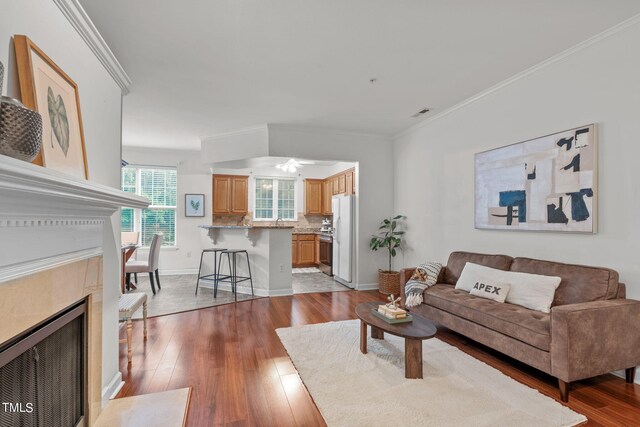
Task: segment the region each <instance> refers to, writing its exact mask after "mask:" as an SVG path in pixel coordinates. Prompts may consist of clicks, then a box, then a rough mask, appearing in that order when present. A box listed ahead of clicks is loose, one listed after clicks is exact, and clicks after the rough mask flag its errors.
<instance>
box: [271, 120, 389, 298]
mask: <svg viewBox="0 0 640 427" xmlns="http://www.w3.org/2000/svg"><path fill="white" fill-rule="evenodd" d="M268 127H269V155H271V156H280V157H295V158H303V159H316V160H336V159H340V160H344V161H350V162H358V165H357V167H356V188H357V199H358V202H357V208H356V209H357V213H356V215H357V217H358V225H357V227H356V243H357V244H356V282H357V283H358V289H366V288H377V286H378V277H377V275H378V269H379V268H382V267H384V265H385V256H384V253H382V252H371V250H370V249H369V236H370V235H371V234H372V233H375V232H376V231H377V230H378V224H379V222H380V221H381V220H382V219H383V218H385V217H388V216H390V215H392V214H393V213H394V210H393V165H394V163H393V149H392V144H391V140H390V139H387V138H385V137H382V136H377V135H365V134H357V133H349V132H340V131H332V130H324V129H314V128H305V127H295V126H284V125H277V126H276V125H268Z"/></svg>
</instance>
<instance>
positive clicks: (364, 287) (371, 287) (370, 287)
mask: <svg viewBox="0 0 640 427" xmlns="http://www.w3.org/2000/svg"><path fill="white" fill-rule="evenodd" d="M356 290H358V291H377V290H378V284H377V283H359V284H358V286H357V287H356Z"/></svg>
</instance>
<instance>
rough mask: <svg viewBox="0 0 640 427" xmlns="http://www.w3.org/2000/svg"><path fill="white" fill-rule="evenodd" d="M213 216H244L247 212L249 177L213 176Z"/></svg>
mask: <svg viewBox="0 0 640 427" xmlns="http://www.w3.org/2000/svg"><path fill="white" fill-rule="evenodd" d="M212 193H213V214H214V215H246V214H247V213H248V211H249V177H248V176H244V175H213V186H212Z"/></svg>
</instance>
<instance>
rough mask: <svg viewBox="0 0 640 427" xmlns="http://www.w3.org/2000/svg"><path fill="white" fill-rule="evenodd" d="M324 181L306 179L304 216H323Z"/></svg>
mask: <svg viewBox="0 0 640 427" xmlns="http://www.w3.org/2000/svg"><path fill="white" fill-rule="evenodd" d="M322 184H323V180H322V179H305V180H304V214H305V215H322V213H323V204H322V193H323V186H322Z"/></svg>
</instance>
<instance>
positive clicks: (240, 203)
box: [230, 176, 249, 215]
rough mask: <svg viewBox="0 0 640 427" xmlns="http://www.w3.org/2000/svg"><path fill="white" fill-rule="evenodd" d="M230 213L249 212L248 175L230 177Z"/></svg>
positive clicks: (241, 213)
mask: <svg viewBox="0 0 640 427" xmlns="http://www.w3.org/2000/svg"><path fill="white" fill-rule="evenodd" d="M230 204H231V214H233V215H246V214H247V213H248V212H249V177H248V176H233V177H231V202H230Z"/></svg>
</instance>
